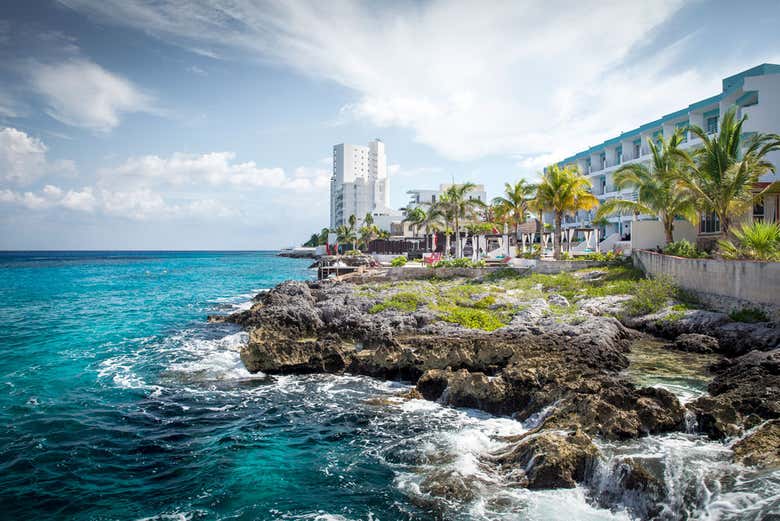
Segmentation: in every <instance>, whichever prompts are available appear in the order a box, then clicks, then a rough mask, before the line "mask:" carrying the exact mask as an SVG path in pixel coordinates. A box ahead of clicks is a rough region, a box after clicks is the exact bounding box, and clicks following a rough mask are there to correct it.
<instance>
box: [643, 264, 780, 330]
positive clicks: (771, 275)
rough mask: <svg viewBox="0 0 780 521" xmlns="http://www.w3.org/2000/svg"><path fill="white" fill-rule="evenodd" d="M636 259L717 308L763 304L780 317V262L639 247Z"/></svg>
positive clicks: (648, 270)
mask: <svg viewBox="0 0 780 521" xmlns="http://www.w3.org/2000/svg"><path fill="white" fill-rule="evenodd" d="M633 260H634V266H636V267H638V268H641V269H642V270H643V271H644V272H645V273H647V274H649V275H651V276H653V277H657V276H659V275H668V276H670V277H672V278H673V279H674V280H675V281H676V283H677V284H678V285H679V286H680V287H681V288H683V289H686V290H689V291H693V292H695V293H697V294H699V295H700V296H701V297H702V300H704V301H705V303H707V304H708V305H710V306H713V307H715V308H716V309H720V310H722V311H731V310H734V309H742V308H745V307H760V308H762V309H764V310H766V311H767V312H769V314H770V315H771V316H774V317H775V318H777V317H778V316H780V262H754V261H726V260H719V259H686V258H682V257H673V256H671V255H662V254H660V253H655V252H650V251H639V250H634V253H633Z"/></svg>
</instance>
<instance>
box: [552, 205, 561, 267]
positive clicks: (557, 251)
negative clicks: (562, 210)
mask: <svg viewBox="0 0 780 521" xmlns="http://www.w3.org/2000/svg"><path fill="white" fill-rule="evenodd" d="M562 218H563V215H561V214H559V213H556V214H555V235H553V257H554V258H555V259H556V260H560V259H561V220H562Z"/></svg>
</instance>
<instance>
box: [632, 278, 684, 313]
mask: <svg viewBox="0 0 780 521" xmlns="http://www.w3.org/2000/svg"><path fill="white" fill-rule="evenodd" d="M632 294H633V295H634V297H633V298H632V299H631V300H629V301H628V302H626V312H627V313H628V314H629V315H633V316H636V315H647V314H649V313H655V312H656V311H658V310H660V309H661V308H662V307H663V306H664V305H665V304H666V303H667V302H668V301H669V299H672V298H674V297H675V296H676V295H677V286H675V285H674V282H673V281H672V279H671V278H670V277H656V278H654V279H642V280H640V281H638V282H637V283H636V286H635V288H634V291H633V292H632Z"/></svg>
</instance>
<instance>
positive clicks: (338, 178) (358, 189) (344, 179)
mask: <svg viewBox="0 0 780 521" xmlns="http://www.w3.org/2000/svg"><path fill="white" fill-rule="evenodd" d="M367 213H371V214H372V215H373V216H374V222H375V223H376V225H377V226H379V227H380V228H383V229H387V230H389V228H390V222H391V221H393V220H398V219H399V218H400V216H401V213H400V212H398V211H397V210H392V209H391V208H390V187H389V180H388V178H387V156H386V155H385V144H384V143H383V142H382V141H381V140H379V139H375V140H374V141H371V142H370V143H369V144H368V146H360V145H350V144H346V143H341V144H339V145H335V146H334V147H333V176H332V177H331V180H330V228H331V230H335V229H336V227H338V226H340V225H342V224H345V223H346V222H347V221H348V220H349V216H350V215H354V216H355V217H357V218H358V220H362V219H363V218H364V217H365V215H366V214H367Z"/></svg>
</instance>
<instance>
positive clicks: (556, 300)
mask: <svg viewBox="0 0 780 521" xmlns="http://www.w3.org/2000/svg"><path fill="white" fill-rule="evenodd" d="M547 300H548V301H549V302H550V304H554V305H556V306H563V307H569V300H568V299H567V298H566V297H564V296H563V295H559V294H558V293H552V294H550V295H549V296H548V297H547Z"/></svg>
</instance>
